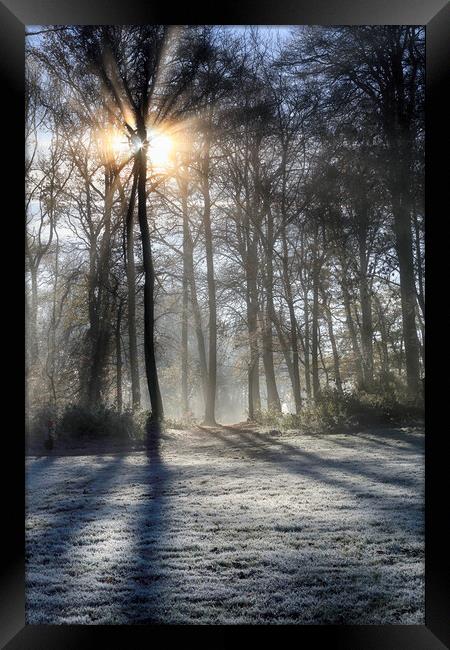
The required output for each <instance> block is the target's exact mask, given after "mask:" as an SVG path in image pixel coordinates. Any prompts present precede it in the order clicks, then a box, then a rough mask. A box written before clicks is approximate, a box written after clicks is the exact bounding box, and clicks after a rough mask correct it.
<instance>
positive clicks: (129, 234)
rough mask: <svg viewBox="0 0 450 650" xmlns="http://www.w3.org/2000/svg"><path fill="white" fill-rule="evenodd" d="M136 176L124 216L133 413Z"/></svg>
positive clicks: (137, 403)
mask: <svg viewBox="0 0 450 650" xmlns="http://www.w3.org/2000/svg"><path fill="white" fill-rule="evenodd" d="M137 180H138V174H137V171H136V169H135V173H134V175H133V185H132V188H131V197H130V202H129V204H128V209H127V215H126V274H127V299H128V300H127V302H128V346H129V348H128V351H129V358H130V379H131V401H132V406H133V411H136V410H139V409H140V407H141V387H140V379H139V358H138V351H137V335H136V266H135V261H134V206H135V202H136V189H137Z"/></svg>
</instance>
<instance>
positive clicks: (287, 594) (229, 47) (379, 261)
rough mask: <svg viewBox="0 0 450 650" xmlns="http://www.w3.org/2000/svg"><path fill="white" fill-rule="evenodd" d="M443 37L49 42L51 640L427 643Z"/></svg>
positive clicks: (30, 461) (37, 531) (37, 169)
mask: <svg viewBox="0 0 450 650" xmlns="http://www.w3.org/2000/svg"><path fill="white" fill-rule="evenodd" d="M426 31H427V30H426V27H425V25H414V24H370V25H369V24H367V25H364V24H354V25H345V24H343V25H267V24H264V25H231V24H230V25H214V24H210V25H197V24H192V25H164V24H161V25H160V24H136V25H133V24H123V25H118V24H56V22H55V24H45V25H41V24H27V25H26V26H25V82H24V83H25V212H26V233H25V259H24V262H25V375H26V376H25V419H26V422H25V622H26V624H27V625H32V626H34V625H46V626H48V625H50V626H53V625H66V626H69V625H94V626H95V625H117V626H120V625H128V626H131V625H154V624H158V625H159V624H162V625H191V626H192V625H213V626H216V625H225V626H232V625H321V626H327V625H344V626H350V625H360V626H361V625H376V626H381V625H397V626H399V625H401V626H417V628H418V627H419V626H424V625H425V623H426V621H425V496H424V493H425V420H424V415H425V413H424V402H425V399H424V397H425V189H424V187H425V131H426V130H425V95H426V93H425V76H426V75H425V67H426V65H425V62H426V59H425V49H426V43H427V38H426ZM427 128H428V123H427ZM427 155H428V150H427ZM427 183H428V178H427ZM427 187H428V186H427ZM427 250H428V247H427ZM19 255H20V252H19ZM427 374H428V373H427ZM427 427H428V421H427ZM427 471H428V470H427ZM427 494H428V492H427ZM427 543H428V541H427ZM36 647H37V646H36ZM39 647H40V646H39ZM52 647H53V646H52ZM392 647H393V646H392ZM397 647H398V648H400V646H397ZM401 647H402V648H403V647H405V648H406V647H407V646H406V645H405V646H401ZM424 647H425V646H424ZM428 647H430V648H431V646H428Z"/></svg>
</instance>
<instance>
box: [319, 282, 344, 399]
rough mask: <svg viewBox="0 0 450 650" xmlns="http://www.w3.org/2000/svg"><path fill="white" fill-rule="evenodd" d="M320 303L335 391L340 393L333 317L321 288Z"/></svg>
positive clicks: (327, 299) (340, 383) (339, 373)
mask: <svg viewBox="0 0 450 650" xmlns="http://www.w3.org/2000/svg"><path fill="white" fill-rule="evenodd" d="M322 302H323V307H324V311H325V318H326V321H327V325H328V336H329V339H330V343H331V350H332V352H333V368H334V381H335V383H336V389H337V390H338V392H339V393H342V380H341V370H340V362H339V353H338V349H337V344H336V337H335V335H334V328H333V316H332V314H331V309H330V305H329V298H328V296H327V294H326V291H325V290H324V289H323V288H322Z"/></svg>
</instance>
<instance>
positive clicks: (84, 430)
mask: <svg viewBox="0 0 450 650" xmlns="http://www.w3.org/2000/svg"><path fill="white" fill-rule="evenodd" d="M57 432H58V434H59V436H61V437H64V438H72V439H78V440H82V439H85V440H86V439H87V440H89V439H96V440H99V439H110V440H115V441H122V442H125V441H129V440H132V439H135V438H136V437H137V436H136V434H137V425H136V423H135V421H134V419H133V414H132V413H131V411H124V412H123V413H119V412H118V411H116V410H114V409H112V408H108V407H106V406H99V407H98V408H96V409H87V408H85V407H83V406H80V405H78V404H71V405H70V406H68V407H67V408H66V409H65V411H64V413H63V414H62V416H61V418H60V420H59V422H58V424H57Z"/></svg>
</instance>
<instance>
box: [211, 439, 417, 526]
mask: <svg viewBox="0 0 450 650" xmlns="http://www.w3.org/2000/svg"><path fill="white" fill-rule="evenodd" d="M223 429H225V430H228V431H231V432H233V434H235V435H236V436H238V440H237V441H236V439H234V440H230V438H229V437H228V436H226V435H224V434H223V433H220V431H218V430H214V431H213V432H212V435H214V436H216V437H217V438H218V439H220V440H222V441H223V442H224V443H225V444H226V445H228V446H231V447H234V448H235V447H236V444H238V445H239V448H240V449H242V450H243V451H244V452H245V453H246V455H247V456H248V457H249V458H254V459H258V460H263V461H264V462H269V463H275V464H276V465H278V466H280V468H282V469H283V470H284V471H287V472H290V473H294V474H299V475H301V476H305V477H307V478H309V479H312V480H315V481H319V482H321V483H323V484H325V485H329V486H332V487H335V488H339V489H343V490H345V491H346V492H347V493H349V494H350V495H351V496H352V497H353V498H354V499H364V502H365V506H364V507H365V508H366V509H367V511H369V512H371V513H372V514H373V518H374V520H377V521H378V520H380V517H381V519H383V518H384V517H383V514H384V513H389V514H391V518H392V515H393V514H394V512H395V518H393V521H391V522H389V524H390V526H393V527H395V528H396V529H397V530H402V531H403V532H404V533H406V534H407V535H411V534H413V535H416V534H417V529H418V528H420V529H421V528H422V527H423V526H422V523H423V522H422V519H423V515H422V514H421V518H420V519H421V521H420V523H419V524H417V523H416V522H413V519H414V517H413V515H414V512H413V508H412V507H411V506H407V499H408V497H407V496H405V495H404V494H392V493H389V492H386V493H384V492H383V487H384V486H389V485H391V486H393V487H399V488H402V487H406V488H409V490H410V494H411V496H412V498H415V497H416V495H417V494H418V493H419V490H420V488H421V487H422V485H423V481H422V480H419V479H417V480H414V479H409V478H407V477H400V478H394V477H388V476H386V474H381V473H380V471H379V470H374V471H370V472H369V471H367V470H366V469H364V468H363V467H362V465H363V464H364V461H362V460H360V461H357V460H354V459H352V460H348V461H338V460H333V459H329V458H323V457H321V456H319V455H318V454H315V453H313V452H307V451H305V450H302V449H298V448H297V447H295V446H293V445H290V444H288V443H285V442H279V441H275V440H273V439H270V440H268V439H267V437H266V436H264V435H263V434H261V433H259V432H252V433H246V432H243V431H242V430H239V429H237V428H233V427H223ZM268 443H270V444H271V445H274V446H275V447H276V449H275V450H273V449H268V448H267V444H268ZM330 470H332V472H333V473H331V472H330ZM337 472H339V474H340V476H336V473H337ZM352 479H353V480H352ZM367 479H369V480H370V481H372V482H373V481H376V483H377V485H376V486H375V490H374V489H373V488H374V486H373V485H368V486H367V485H366V484H365V481H366V480H367ZM377 488H378V489H377ZM414 510H418V511H419V512H420V510H419V509H418V508H416V506H414ZM406 511H407V512H406ZM404 512H406V516H400V515H401V514H402V513H404Z"/></svg>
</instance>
